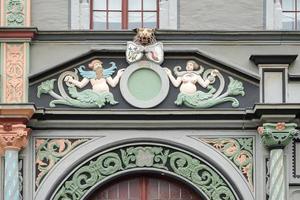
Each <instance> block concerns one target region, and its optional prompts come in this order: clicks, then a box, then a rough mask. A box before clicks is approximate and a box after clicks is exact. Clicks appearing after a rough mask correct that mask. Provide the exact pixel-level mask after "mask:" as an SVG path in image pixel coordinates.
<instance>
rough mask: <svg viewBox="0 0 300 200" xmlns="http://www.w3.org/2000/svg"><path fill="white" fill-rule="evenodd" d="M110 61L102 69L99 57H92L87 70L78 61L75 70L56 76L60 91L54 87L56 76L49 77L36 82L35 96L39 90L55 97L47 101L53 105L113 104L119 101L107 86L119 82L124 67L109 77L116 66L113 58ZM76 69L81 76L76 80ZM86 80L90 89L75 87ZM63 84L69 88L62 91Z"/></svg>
mask: <svg viewBox="0 0 300 200" xmlns="http://www.w3.org/2000/svg"><path fill="white" fill-rule="evenodd" d="M110 64H111V67H109V68H106V69H104V67H103V63H102V61H101V60H99V59H95V60H92V61H91V62H90V63H89V64H88V69H89V70H85V69H86V66H84V65H81V66H80V67H78V68H75V69H74V71H66V72H64V73H62V74H61V75H60V76H59V78H58V80H57V84H58V90H59V92H60V94H57V93H55V92H54V91H53V89H54V82H55V81H56V79H51V80H47V81H45V82H43V83H41V85H39V86H38V92H37V96H38V97H39V98H40V96H41V94H49V95H51V96H52V97H53V98H55V100H52V101H51V102H50V104H49V105H50V107H55V106H56V105H57V104H63V105H69V106H73V107H81V108H92V107H98V108H102V107H103V106H105V105H106V104H110V105H115V104H117V103H118V102H117V101H116V100H115V99H114V96H113V94H112V93H111V92H110V91H109V86H111V87H115V86H116V85H117V84H118V83H119V80H120V77H121V75H122V73H123V71H124V69H120V70H119V71H118V72H117V75H116V76H115V77H114V78H112V75H113V74H114V73H115V71H116V69H117V66H116V64H115V63H114V62H110ZM78 72H79V75H80V76H81V77H82V79H81V80H79V77H78ZM89 83H90V84H91V85H92V89H85V90H82V91H78V90H77V88H84V87H85V86H87V85H88V84H89ZM65 85H66V86H67V89H68V92H66V91H65V87H64V86H65Z"/></svg>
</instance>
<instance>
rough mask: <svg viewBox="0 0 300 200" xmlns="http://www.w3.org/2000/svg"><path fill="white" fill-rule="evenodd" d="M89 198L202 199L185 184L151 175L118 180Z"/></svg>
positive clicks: (116, 199) (140, 199)
mask: <svg viewBox="0 0 300 200" xmlns="http://www.w3.org/2000/svg"><path fill="white" fill-rule="evenodd" d="M88 200H201V198H200V197H199V195H198V194H197V193H195V192H194V191H193V190H191V189H190V188H187V187H186V186H185V185H183V184H181V183H178V182H176V181H174V180H171V179H161V178H156V177H149V176H140V177H135V178H126V179H121V180H117V181H115V182H113V183H111V184H109V185H106V186H104V187H101V188H99V189H98V190H97V191H96V192H95V193H94V194H93V195H92V196H91V197H89V198H88Z"/></svg>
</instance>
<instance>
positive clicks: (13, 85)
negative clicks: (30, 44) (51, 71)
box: [3, 43, 26, 103]
mask: <svg viewBox="0 0 300 200" xmlns="http://www.w3.org/2000/svg"><path fill="white" fill-rule="evenodd" d="M4 53H5V62H4V74H5V76H4V77H3V81H4V96H3V98H4V99H3V101H4V102H5V103H20V102H24V99H25V94H24V93H25V89H24V88H25V78H24V76H25V71H26V55H25V45H24V44H23V43H22V44H15V43H12V44H4Z"/></svg>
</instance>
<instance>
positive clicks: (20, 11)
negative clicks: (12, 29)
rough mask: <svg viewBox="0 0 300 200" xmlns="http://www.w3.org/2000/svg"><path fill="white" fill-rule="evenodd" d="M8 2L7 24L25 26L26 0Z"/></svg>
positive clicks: (9, 0) (10, 0) (8, 0)
mask: <svg viewBox="0 0 300 200" xmlns="http://www.w3.org/2000/svg"><path fill="white" fill-rule="evenodd" d="M6 2H7V4H6V21H7V22H6V24H7V26H23V25H24V24H25V20H24V19H25V9H24V7H25V5H24V4H25V3H24V0H7V1H6Z"/></svg>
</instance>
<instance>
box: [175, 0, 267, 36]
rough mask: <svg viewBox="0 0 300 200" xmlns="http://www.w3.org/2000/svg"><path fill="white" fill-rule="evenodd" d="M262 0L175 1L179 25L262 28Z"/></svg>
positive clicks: (208, 28)
mask: <svg viewBox="0 0 300 200" xmlns="http://www.w3.org/2000/svg"><path fill="white" fill-rule="evenodd" d="M263 2H264V1H262V0H252V1H248V0H239V1H236V0H226V1H224V0H214V1H212V0H201V1H190V0H180V1H179V29H182V30H262V29H263V27H264V25H263V14H264V5H263Z"/></svg>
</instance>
